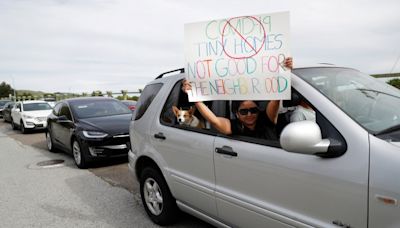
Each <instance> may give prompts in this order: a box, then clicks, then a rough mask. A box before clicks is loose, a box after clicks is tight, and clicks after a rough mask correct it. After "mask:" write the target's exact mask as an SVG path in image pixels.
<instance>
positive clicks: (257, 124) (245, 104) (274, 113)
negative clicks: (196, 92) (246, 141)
mask: <svg viewBox="0 0 400 228" xmlns="http://www.w3.org/2000/svg"><path fill="white" fill-rule="evenodd" d="M284 66H285V67H287V68H289V69H292V67H293V62H292V58H291V57H289V58H286V59H285V62H284ZM191 89H192V88H191V85H190V83H189V81H187V80H184V81H183V82H182V90H183V91H184V92H185V93H187V91H188V90H191ZM279 103H280V101H279V100H274V101H270V102H269V103H268V105H267V108H266V110H265V112H261V110H260V108H259V106H258V102H257V101H252V100H245V101H232V112H233V113H234V114H235V115H236V119H235V120H230V119H227V118H224V117H218V116H216V115H215V114H214V113H213V112H212V111H211V110H210V109H209V108H208V107H207V106H206V105H205V104H204V103H203V102H196V103H195V104H196V108H197V110H199V112H200V113H201V115H202V116H203V117H204V118H205V119H206V120H207V121H208V122H210V124H211V125H212V126H213V127H214V128H216V129H217V130H218V131H219V132H221V133H223V134H226V135H235V134H240V135H245V136H251V137H256V138H264V139H276V138H277V136H276V133H275V130H274V129H275V124H276V122H277V119H278V111H279Z"/></svg>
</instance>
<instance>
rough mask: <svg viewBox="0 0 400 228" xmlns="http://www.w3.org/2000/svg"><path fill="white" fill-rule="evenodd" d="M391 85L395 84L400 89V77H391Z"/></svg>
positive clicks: (389, 82)
mask: <svg viewBox="0 0 400 228" xmlns="http://www.w3.org/2000/svg"><path fill="white" fill-rule="evenodd" d="M387 83H388V84H389V85H391V86H394V87H396V88H398V89H400V79H399V78H394V79H391V80H390V81H388V82H387Z"/></svg>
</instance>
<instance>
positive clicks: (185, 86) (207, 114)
mask: <svg viewBox="0 0 400 228" xmlns="http://www.w3.org/2000/svg"><path fill="white" fill-rule="evenodd" d="M191 89H192V86H191V85H190V83H189V81H187V80H186V79H184V80H183V81H182V91H183V92H185V93H186V94H187V91H188V90H191ZM195 105H196V108H197V110H199V112H200V114H201V115H202V116H203V117H204V119H206V120H207V121H208V122H210V124H211V125H212V126H213V127H214V128H215V129H217V130H218V131H219V132H221V133H222V134H226V135H230V134H232V129H231V121H230V120H229V119H227V118H224V117H218V116H216V115H215V114H214V113H213V112H212V111H211V110H210V109H209V108H208V107H207V105H205V104H204V103H203V102H196V103H195Z"/></svg>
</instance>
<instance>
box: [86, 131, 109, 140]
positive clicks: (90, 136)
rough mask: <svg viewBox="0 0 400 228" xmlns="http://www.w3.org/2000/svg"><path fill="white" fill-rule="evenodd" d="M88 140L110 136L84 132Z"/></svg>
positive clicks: (97, 132)
mask: <svg viewBox="0 0 400 228" xmlns="http://www.w3.org/2000/svg"><path fill="white" fill-rule="evenodd" d="M82 133H83V136H85V137H86V138H91V139H93V138H105V137H106V136H107V135H108V134H107V133H104V132H100V131H82Z"/></svg>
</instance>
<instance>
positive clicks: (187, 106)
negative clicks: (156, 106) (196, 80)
mask: <svg viewBox="0 0 400 228" xmlns="http://www.w3.org/2000/svg"><path fill="white" fill-rule="evenodd" d="M181 87H182V81H181V80H180V81H178V82H177V83H176V84H175V85H174V87H173V88H172V90H171V92H170V94H169V96H168V98H167V100H166V102H165V104H164V106H163V109H162V111H161V115H160V122H161V124H163V125H167V126H171V127H177V128H183V129H187V130H194V131H200V132H203V133H216V130H215V129H213V128H212V127H211V125H210V123H208V122H207V121H206V120H205V119H204V118H203V116H202V115H201V114H200V112H199V111H198V110H196V106H195V105H194V103H192V102H189V100H188V96H187V94H185V93H184V92H183V91H182V90H181ZM204 103H205V104H206V105H207V106H208V107H209V108H210V109H211V110H213V111H214V112H215V113H216V115H220V113H219V112H218V111H217V110H215V104H217V103H221V102H220V101H214V102H212V101H207V102H204ZM174 107H175V108H174ZM174 109H175V111H174ZM216 111H217V112H216Z"/></svg>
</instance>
